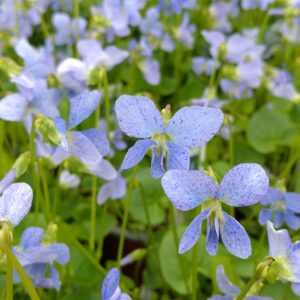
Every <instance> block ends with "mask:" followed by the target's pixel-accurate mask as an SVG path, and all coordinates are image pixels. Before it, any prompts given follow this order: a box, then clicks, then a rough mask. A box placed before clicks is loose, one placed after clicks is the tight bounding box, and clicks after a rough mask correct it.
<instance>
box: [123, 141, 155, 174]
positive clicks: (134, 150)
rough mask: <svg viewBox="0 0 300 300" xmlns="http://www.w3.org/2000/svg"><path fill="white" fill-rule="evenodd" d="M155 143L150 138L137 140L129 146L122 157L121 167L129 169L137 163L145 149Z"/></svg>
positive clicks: (142, 156) (143, 154)
mask: <svg viewBox="0 0 300 300" xmlns="http://www.w3.org/2000/svg"><path fill="white" fill-rule="evenodd" d="M153 145H156V143H155V142H154V141H152V140H150V139H146V140H139V141H137V142H136V143H135V144H134V145H133V146H132V147H130V148H129V149H128V151H127V153H126V155H125V157H124V160H123V162H122V165H121V169H129V168H131V167H133V166H135V165H136V164H138V163H139V162H140V161H141V160H142V159H143V158H144V156H145V155H146V152H147V150H148V149H149V148H150V147H151V146H153Z"/></svg>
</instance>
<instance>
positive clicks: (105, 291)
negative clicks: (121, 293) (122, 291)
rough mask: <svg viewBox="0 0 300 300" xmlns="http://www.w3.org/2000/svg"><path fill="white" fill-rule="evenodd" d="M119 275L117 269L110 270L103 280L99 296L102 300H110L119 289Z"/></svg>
mask: <svg viewBox="0 0 300 300" xmlns="http://www.w3.org/2000/svg"><path fill="white" fill-rule="evenodd" d="M119 282H120V273H119V270H118V269H117V268H113V269H111V270H110V271H109V272H108V273H107V275H106V277H105V278H104V280H103V283H102V288H101V295H102V299H103V300H110V299H111V297H112V296H113V295H114V293H115V292H116V291H117V289H118V288H119Z"/></svg>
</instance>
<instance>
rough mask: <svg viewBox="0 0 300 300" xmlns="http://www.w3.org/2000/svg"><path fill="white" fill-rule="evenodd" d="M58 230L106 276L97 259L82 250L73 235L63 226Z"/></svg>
mask: <svg viewBox="0 0 300 300" xmlns="http://www.w3.org/2000/svg"><path fill="white" fill-rule="evenodd" d="M60 229H61V231H62V233H63V234H64V235H65V236H66V237H67V238H69V239H70V240H71V241H72V243H73V244H74V245H75V246H76V247H77V248H78V249H79V250H80V252H81V253H82V254H83V255H84V256H85V257H86V258H87V259H88V260H89V261H90V262H91V263H92V264H93V265H94V266H95V268H96V269H97V270H98V271H100V272H101V273H102V274H103V275H106V273H107V272H106V270H105V268H103V267H102V266H101V265H100V264H99V262H98V261H97V259H96V258H95V257H94V256H93V255H92V254H91V253H90V252H89V251H88V250H86V249H85V248H84V246H82V245H81V243H80V242H79V241H78V240H77V239H76V238H75V237H74V234H73V233H72V232H71V231H69V229H67V227H66V226H65V225H64V224H63V223H60Z"/></svg>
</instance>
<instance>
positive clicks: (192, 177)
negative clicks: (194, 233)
mask: <svg viewBox="0 0 300 300" xmlns="http://www.w3.org/2000/svg"><path fill="white" fill-rule="evenodd" d="M162 187H163V189H164V191H165V193H166V195H167V196H168V198H169V199H170V200H171V202H172V203H173V205H174V206H175V207H176V208H177V209H179V210H190V209H193V208H195V207H196V206H198V205H199V204H201V203H202V202H203V201H205V200H207V199H209V198H214V196H215V195H216V192H217V186H216V184H215V182H214V180H213V179H212V178H210V177H209V176H207V175H206V174H204V173H202V172H201V171H196V170H169V171H167V172H166V174H165V175H164V176H163V178H162Z"/></svg>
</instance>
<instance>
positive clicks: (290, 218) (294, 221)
mask: <svg viewBox="0 0 300 300" xmlns="http://www.w3.org/2000/svg"><path fill="white" fill-rule="evenodd" d="M286 224H287V225H288V226H289V227H290V228H291V229H294V230H298V229H299V228H300V218H299V217H298V216H296V215H295V213H294V212H293V211H291V210H289V209H287V211H286Z"/></svg>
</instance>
